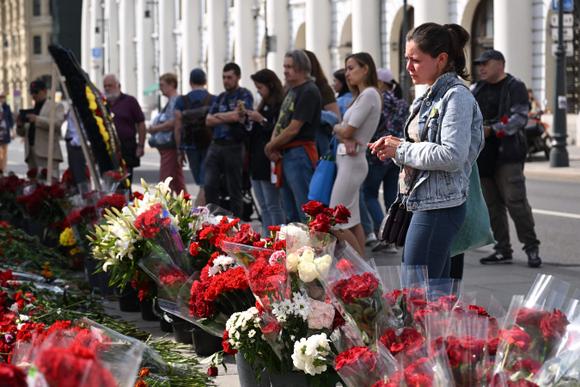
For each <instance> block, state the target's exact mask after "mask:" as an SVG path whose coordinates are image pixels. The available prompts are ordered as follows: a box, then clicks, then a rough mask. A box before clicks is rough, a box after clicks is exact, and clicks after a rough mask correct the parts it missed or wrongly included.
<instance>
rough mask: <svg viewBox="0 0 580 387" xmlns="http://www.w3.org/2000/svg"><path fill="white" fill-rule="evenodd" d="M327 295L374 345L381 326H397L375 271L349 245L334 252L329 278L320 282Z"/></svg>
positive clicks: (365, 339) (367, 340) (369, 342)
mask: <svg viewBox="0 0 580 387" xmlns="http://www.w3.org/2000/svg"><path fill="white" fill-rule="evenodd" d="M322 282H323V285H324V288H325V289H326V294H327V295H328V296H329V297H330V298H331V299H332V300H333V302H334V303H335V305H336V306H337V308H338V310H339V311H340V312H341V314H343V315H346V314H349V315H350V316H351V317H352V318H353V320H354V321H356V324H357V326H358V327H359V328H360V330H361V331H362V332H363V333H364V335H365V336H366V337H365V338H364V341H365V342H366V343H367V344H371V343H375V341H376V338H377V336H378V334H379V333H378V331H377V328H379V331H380V330H382V329H381V328H382V327H387V326H392V325H394V324H396V321H394V320H395V319H394V315H393V314H392V311H391V309H390V307H388V306H387V305H386V303H385V302H384V299H383V287H382V283H381V280H380V278H379V275H378V273H377V272H376V271H375V269H374V268H373V267H372V266H371V265H369V264H368V263H367V262H365V261H364V259H363V258H361V257H360V256H359V255H358V254H357V252H356V251H355V250H354V249H353V248H352V247H351V246H350V245H348V244H343V245H341V246H340V248H339V249H337V253H336V257H335V258H334V259H333V263H332V266H331V268H330V270H329V272H328V275H327V276H326V277H324V278H323V279H322Z"/></svg>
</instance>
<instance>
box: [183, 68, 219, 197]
mask: <svg viewBox="0 0 580 387" xmlns="http://www.w3.org/2000/svg"><path fill="white" fill-rule="evenodd" d="M206 84H207V76H206V74H205V71H203V70H202V69H199V68H196V69H193V70H191V72H190V73H189V86H190V87H191V91H190V92H189V93H187V95H183V96H181V97H179V98H178V99H177V101H176V102H175V143H176V147H177V149H178V164H179V165H183V162H184V161H185V158H186V157H187V162H188V163H189V169H190V170H191V174H192V176H193V180H194V181H195V183H196V184H197V185H198V186H199V191H198V193H197V198H196V200H195V204H196V205H197V206H203V205H205V190H204V188H203V186H204V176H205V156H206V155H207V149H208V147H209V144H210V143H211V137H212V131H211V128H209V127H207V126H206V125H205V120H206V118H207V114H208V112H209V109H210V107H211V105H212V104H213V103H214V102H215V99H216V98H215V96H214V95H212V94H210V93H209V92H208V91H207V90H206V88H205V85H206Z"/></svg>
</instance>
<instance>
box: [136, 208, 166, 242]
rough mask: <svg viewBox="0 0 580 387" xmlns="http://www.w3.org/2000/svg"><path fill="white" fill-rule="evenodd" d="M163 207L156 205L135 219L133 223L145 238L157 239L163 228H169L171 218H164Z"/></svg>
mask: <svg viewBox="0 0 580 387" xmlns="http://www.w3.org/2000/svg"><path fill="white" fill-rule="evenodd" d="M162 215H163V206H162V205H161V204H160V203H155V204H153V205H151V207H150V208H149V209H148V210H147V211H145V212H143V213H142V214H141V215H139V216H138V217H137V219H135V222H134V223H133V224H134V226H135V228H136V229H137V230H139V232H140V234H141V236H142V237H143V238H147V239H151V238H155V237H156V236H157V234H158V233H159V232H160V231H161V229H162V228H164V227H167V226H169V224H170V223H171V220H170V219H169V217H162Z"/></svg>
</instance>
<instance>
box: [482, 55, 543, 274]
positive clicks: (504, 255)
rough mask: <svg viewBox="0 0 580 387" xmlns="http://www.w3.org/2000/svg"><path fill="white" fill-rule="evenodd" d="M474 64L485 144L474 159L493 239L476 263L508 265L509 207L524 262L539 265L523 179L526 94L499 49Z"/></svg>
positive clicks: (526, 113) (538, 243)
mask: <svg viewBox="0 0 580 387" xmlns="http://www.w3.org/2000/svg"><path fill="white" fill-rule="evenodd" d="M475 63H476V64H478V66H479V67H478V69H479V78H480V81H479V82H477V83H476V84H475V85H474V87H473V95H474V96H475V99H476V100H477V102H478V103H479V106H480V108H481V112H482V114H483V118H484V120H485V123H486V125H485V127H484V129H485V148H484V149H483V151H482V152H481V155H480V156H479V158H478V160H477V163H478V167H479V175H480V177H481V188H482V191H483V196H484V198H485V202H486V203H487V208H488V210H489V219H490V222H491V228H492V231H493V236H494V238H495V240H496V241H497V243H496V244H495V246H494V250H495V251H494V253H493V254H491V255H490V256H488V257H485V258H482V259H481V260H480V262H481V264H483V265H489V264H501V263H512V247H511V244H510V236H509V226H508V219H507V212H508V211H509V214H510V216H511V218H512V220H513V221H514V224H515V226H516V232H517V235H518V239H519V240H520V242H521V243H523V245H524V246H523V249H524V251H525V253H526V255H527V257H528V266H530V267H539V266H540V265H541V264H542V259H541V258H540V255H539V245H540V241H539V240H538V238H537V236H536V232H535V229H534V216H533V215H532V208H531V207H530V204H529V202H528V198H527V193H526V180H525V177H524V161H525V159H526V153H527V147H526V138H525V133H524V128H525V126H526V123H527V120H528V112H529V100H528V92H527V89H526V86H525V84H524V83H523V82H522V81H520V80H519V79H517V78H515V77H514V76H512V75H511V74H508V73H506V72H505V58H504V56H503V54H502V53H501V52H499V51H497V50H488V51H485V52H484V53H482V54H481V56H480V57H479V58H477V59H476V60H475ZM506 209H507V211H506Z"/></svg>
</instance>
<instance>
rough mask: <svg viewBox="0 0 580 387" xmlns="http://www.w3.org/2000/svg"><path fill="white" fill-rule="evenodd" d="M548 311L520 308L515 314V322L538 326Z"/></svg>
mask: <svg viewBox="0 0 580 387" xmlns="http://www.w3.org/2000/svg"><path fill="white" fill-rule="evenodd" d="M546 315H548V312H544V311H542V310H538V309H532V308H520V309H518V313H517V315H516V324H518V325H532V326H538V325H539V324H540V321H541V320H542V319H543V318H544V316H546Z"/></svg>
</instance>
